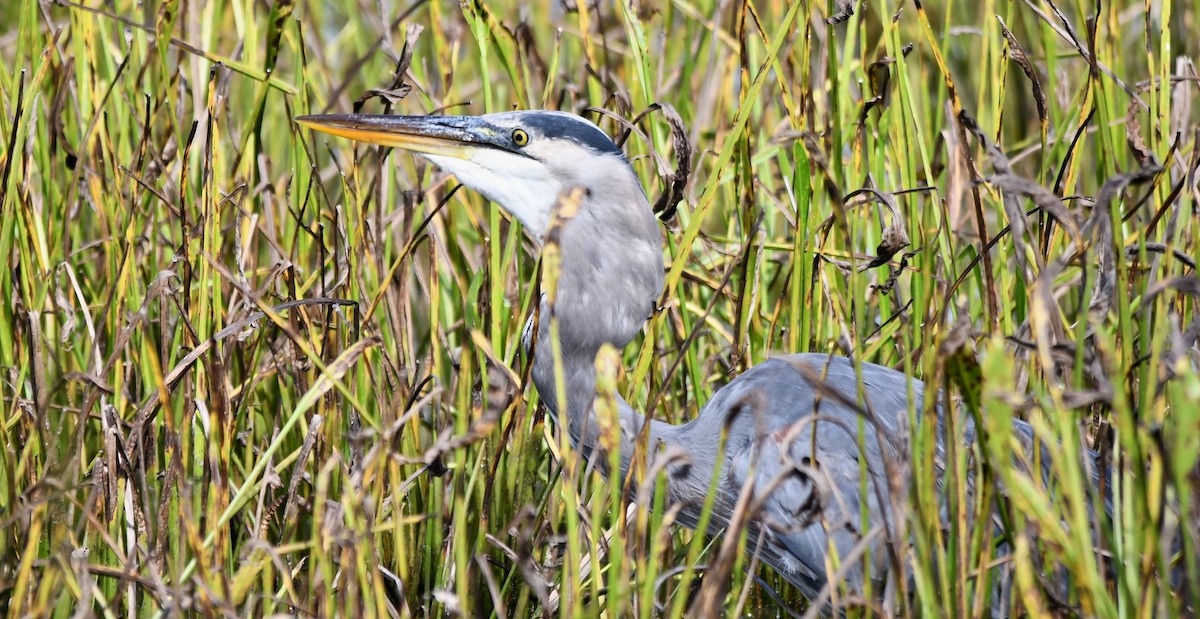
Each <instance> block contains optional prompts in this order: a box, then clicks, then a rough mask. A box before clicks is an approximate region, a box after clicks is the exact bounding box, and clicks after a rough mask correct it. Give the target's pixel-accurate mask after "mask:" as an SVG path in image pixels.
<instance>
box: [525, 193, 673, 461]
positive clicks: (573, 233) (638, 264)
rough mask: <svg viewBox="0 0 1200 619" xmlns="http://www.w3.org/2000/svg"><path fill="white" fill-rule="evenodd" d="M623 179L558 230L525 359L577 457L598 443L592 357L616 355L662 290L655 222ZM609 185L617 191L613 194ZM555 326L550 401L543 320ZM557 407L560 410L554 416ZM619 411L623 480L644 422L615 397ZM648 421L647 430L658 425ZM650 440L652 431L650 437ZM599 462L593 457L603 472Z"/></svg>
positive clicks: (548, 345) (549, 354) (548, 343)
mask: <svg viewBox="0 0 1200 619" xmlns="http://www.w3.org/2000/svg"><path fill="white" fill-rule="evenodd" d="M628 176H629V178H628V180H618V181H616V182H612V179H609V180H610V184H609V185H608V186H606V187H605V188H604V190H603V192H602V195H605V196H610V197H611V196H620V197H621V199H622V200H623V203H621V204H613V203H611V202H610V201H609V199H608V198H606V199H605V201H604V202H599V201H597V200H595V199H594V198H592V197H591V196H592V195H596V193H589V194H588V196H586V197H585V198H584V201H583V203H582V204H581V208H580V210H579V213H578V215H577V216H576V217H575V218H574V219H572V220H571V221H569V222H567V223H566V224H564V227H563V229H562V233H561V236H560V241H559V246H560V248H561V252H562V269H561V272H560V274H559V279H558V294H557V301H556V303H555V306H554V307H550V306H549V304H548V303H547V302H546V300H545V297H543V301H542V306H541V310H540V314H539V316H540V318H539V323H538V329H537V347H536V349H535V351H534V359H533V381H534V384H535V385H537V389H538V394H539V395H540V397H541V400H542V401H543V402H545V404H546V406H547V407H548V408H549V409H550V411H551V413H552V414H554V415H555V417H556V419H558V420H560V421H561V420H564V419H565V420H566V421H567V428H568V430H569V434H570V437H571V442H572V444H573V445H574V446H575V448H576V449H578V450H579V451H580V452H581V453H582V454H583V456H584V457H590V455H591V452H592V450H593V449H594V448H595V447H596V446H597V445H598V444H599V426H598V423H597V421H596V419H595V413H594V407H593V402H594V400H595V396H596V370H595V359H596V353H597V352H598V351H599V350H600V347H601V346H602V345H604V344H611V345H613V346H615V347H616V348H617V349H618V350H620V349H622V348H624V347H625V346H626V345H627V344H629V342H630V341H632V340H633V338H634V337H635V336H636V335H637V333H638V331H640V330H641V328H642V325H643V324H644V323H645V321H646V319H648V318H649V317H650V315H651V314H652V313H653V311H654V306H655V303H656V302H657V300H658V296H659V294H660V293H661V291H662V286H663V262H662V239H661V236H660V233H659V228H658V222H657V220H656V219H655V218H654V214H653V213H652V212H651V210H650V205H649V203H647V201H646V197H645V195H644V194H643V193H642V190H641V187H640V185H638V184H637V180H636V178H635V177H634V176H633V172H632V170H630V171H629V175H628ZM614 185H623V187H616V186H614ZM552 320H557V322H558V339H559V345H560V350H561V360H562V377H563V382H562V384H563V385H564V387H565V393H564V394H563V396H564V397H563V398H561V400H560V398H559V397H558V393H557V390H556V385H557V384H558V383H557V381H556V378H555V363H554V353H553V348H552V340H551V333H552V330H551V321H552ZM561 401H565V405H566V411H562V410H559V409H560V408H561V405H560V402H561ZM617 405H618V407H619V409H620V411H621V415H620V423H621V425H622V439H621V446H620V449H621V468H622V471H621V472H622V474H624V473H625V471H626V469H627V466H628V463H629V461H630V458H631V457H632V453H633V445H632V443H631V441H630V438H631V437H636V436H637V433H638V432H640V431H641V429H642V424H643V423H644V422H645V418H644V417H643V416H642V415H641V414H639V413H637V412H636V411H634V410H633V409H632V408H630V407H629V405H628V404H627V403H625V401H624V400H621V399H619V398H618V401H617ZM664 425H665V424H661V423H659V422H652V428H651V430H652V431H653V430H655V429H658V430H660V431H661V430H662V429H663V428H659V426H664ZM656 433H657V432H656ZM604 462H606V459H604V458H601V459H600V464H601V465H602V466H603V464H604Z"/></svg>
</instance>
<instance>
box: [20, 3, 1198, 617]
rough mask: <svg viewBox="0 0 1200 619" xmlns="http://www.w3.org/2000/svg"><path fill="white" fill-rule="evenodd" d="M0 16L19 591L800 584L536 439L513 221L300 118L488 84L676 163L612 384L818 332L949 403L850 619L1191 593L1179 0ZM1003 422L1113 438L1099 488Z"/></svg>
mask: <svg viewBox="0 0 1200 619" xmlns="http://www.w3.org/2000/svg"><path fill="white" fill-rule="evenodd" d="M0 10H2V13H3V14H4V15H8V16H9V20H8V21H7V25H6V29H5V31H4V32H3V35H2V36H0V58H2V59H3V63H2V65H0V99H2V100H3V106H0V112H2V113H0V143H2V144H4V149H3V151H2V152H0V256H2V257H3V258H4V260H5V262H6V264H7V266H6V268H4V269H2V270H0V298H2V299H4V302H3V303H0V375H2V377H3V378H2V380H0V405H2V406H0V412H2V416H0V522H3V524H4V525H5V526H4V528H3V535H0V609H2V610H3V611H4V613H5V614H7V615H9V616H24V615H54V616H69V615H72V614H74V613H75V612H80V613H83V614H86V613H92V614H98V615H106V616H110V615H111V616H117V615H139V616H157V615H159V614H160V613H164V612H165V613H167V614H173V613H178V612H187V613H196V614H205V615H216V614H222V615H249V616H256V615H266V614H272V613H296V614H306V615H307V614H312V615H332V614H343V615H359V614H369V615H383V614H388V613H395V614H398V615H401V616H411V615H421V616H424V615H456V614H457V615H463V616H470V617H476V616H480V617H485V616H492V615H495V616H521V617H523V616H532V615H537V616H554V615H562V616H595V615H608V616H639V617H649V616H659V615H669V616H680V615H683V614H685V613H686V612H687V609H688V604H689V603H690V602H692V601H693V597H692V595H693V592H694V591H696V590H697V589H695V587H693V584H694V583H696V582H697V581H698V580H700V579H702V574H703V573H704V571H702V570H698V569H697V568H698V566H701V565H707V566H709V568H710V570H711V571H712V572H714V573H718V572H728V573H730V574H731V580H730V582H729V588H728V593H727V594H726V595H724V596H723V597H722V596H717V598H716V599H715V600H714V599H710V598H706V597H705V596H703V595H697V596H696V597H695V599H706V600H708V604H709V605H708V606H707V607H705V608H693V611H707V612H713V613H729V614H733V613H739V614H741V613H745V614H751V615H755V616H758V615H766V616H782V615H788V614H789V613H790V612H805V611H806V609H807V610H812V609H811V608H809V606H808V605H807V602H806V601H804V600H802V599H801V598H800V597H799V596H798V594H797V593H796V592H795V591H793V590H791V589H790V588H789V587H787V586H786V585H785V583H784V582H783V581H782V579H780V578H779V577H778V576H777V575H776V574H774V573H771V572H770V571H769V570H768V569H757V565H758V563H757V561H756V560H755V559H753V558H752V556H751V555H752V553H749V552H741V553H734V554H732V555H729V554H726V555H722V553H720V543H719V542H717V543H714V540H713V539H712V538H710V537H707V536H703V535H695V534H693V533H692V532H690V531H686V530H683V529H680V528H678V527H674V526H672V523H673V514H672V512H671V511H670V510H668V509H666V506H665V505H664V503H663V498H662V495H661V493H654V492H653V489H652V488H649V487H647V488H642V489H639V491H638V492H637V493H634V495H635V498H637V499H638V502H639V503H640V506H634V505H633V504H632V503H630V501H629V499H628V498H627V497H626V495H625V494H623V493H622V492H620V489H619V488H616V487H615V486H614V483H611V482H609V481H607V480H605V479H604V478H603V477H602V476H601V475H600V474H599V473H597V472H596V471H595V470H594V467H585V466H577V465H576V464H575V463H574V461H573V460H571V459H570V458H569V457H567V458H564V454H563V452H564V450H566V449H569V447H568V446H567V445H566V444H565V443H564V442H562V441H561V440H560V437H559V436H558V435H557V434H556V433H555V432H554V430H553V428H552V427H551V426H550V425H548V422H547V420H546V419H545V418H544V415H543V414H542V412H541V411H542V409H540V408H539V404H538V401H537V396H536V393H534V391H533V390H532V389H531V388H530V387H529V386H527V383H528V365H527V364H528V359H526V358H525V356H524V355H523V353H522V350H521V333H522V327H523V325H524V321H525V319H526V317H527V316H528V315H529V310H530V308H531V305H532V303H533V302H534V301H535V300H536V296H535V295H536V293H535V290H536V285H535V282H536V281H537V278H538V267H537V263H536V261H535V260H533V259H532V255H533V254H535V253H536V249H535V248H534V247H533V246H532V245H531V244H530V243H529V242H528V241H527V240H526V239H525V237H524V235H523V233H522V231H521V229H520V226H519V225H518V224H516V223H514V222H510V221H508V220H507V219H506V218H505V217H503V216H502V215H501V214H500V213H498V211H497V210H496V209H494V208H489V207H488V205H487V204H486V203H485V201H484V200H483V199H482V198H480V197H479V196H477V195H474V194H471V193H470V192H466V191H456V190H455V183H453V181H451V180H448V179H447V178H446V177H445V176H443V175H441V174H439V173H437V172H436V171H434V170H432V169H431V168H430V167H429V166H428V165H427V164H424V163H422V162H421V161H418V160H414V159H413V158H411V157H409V156H407V155H404V156H400V155H392V154H390V153H389V152H388V151H386V150H384V149H376V148H367V147H362V146H355V145H351V144H347V143H342V142H330V141H326V140H324V139H315V138H314V137H313V136H312V135H311V134H308V133H304V132H300V131H298V130H297V128H296V127H295V125H293V123H292V122H291V118H292V117H293V116H295V115H298V114H304V113H320V112H350V111H352V110H361V111H367V112H397V113H398V112H403V113H429V112H435V111H441V110H447V111H450V112H453V113H483V112H488V111H499V110H503V109H509V108H511V107H518V108H543V107H545V108H553V109H564V110H571V111H576V112H582V113H587V114H591V115H592V117H593V118H595V119H597V120H598V122H599V123H600V124H601V126H602V127H603V128H605V129H606V130H607V131H608V132H609V133H610V134H611V135H614V136H617V137H619V138H621V139H623V140H625V141H624V147H625V150H626V152H627V153H628V155H629V157H630V159H631V161H632V162H633V165H634V166H635V169H636V170H637V171H638V172H639V174H640V175H641V177H642V178H643V179H645V181H646V188H647V192H648V195H651V196H659V195H666V196H669V197H668V198H667V199H664V200H662V202H661V204H662V205H663V206H664V207H665V208H669V209H671V210H669V211H664V212H663V214H662V219H663V220H664V221H665V239H666V241H667V247H666V252H667V258H668V268H669V272H668V275H667V291H666V294H665V297H664V299H665V303H664V309H663V311H661V312H660V313H658V314H657V315H656V317H655V318H654V319H653V320H652V321H651V322H650V323H649V325H648V327H647V329H646V331H645V333H644V335H643V337H642V339H641V340H639V342H638V344H637V345H636V346H631V347H629V348H628V349H627V350H625V351H623V353H622V354H623V356H622V357H621V358H619V359H616V358H609V359H607V360H605V361H604V362H605V363H606V364H607V365H606V366H605V368H606V369H605V372H606V373H604V374H603V375H604V376H605V380H606V381H609V382H602V385H603V387H604V388H605V389H610V391H609V392H610V393H612V392H613V391H611V390H618V391H619V392H620V393H621V394H622V395H623V396H624V397H625V398H626V399H627V400H628V401H629V402H631V403H633V404H634V405H635V406H636V407H638V408H640V409H641V410H645V411H648V412H650V413H651V414H653V415H654V416H656V417H657V418H660V419H664V420H668V421H671V422H675V423H678V422H681V421H684V420H687V419H690V418H692V417H694V416H695V414H696V413H697V411H698V410H699V408H700V407H701V406H703V404H704V403H705V402H707V401H708V400H709V399H710V398H711V396H712V394H713V392H714V391H715V390H716V389H717V388H719V387H720V386H721V385H722V384H724V383H726V382H728V380H729V379H730V378H731V377H732V376H734V375H736V374H737V373H739V372H741V371H743V370H745V369H746V368H747V367H749V366H751V365H753V364H755V363H758V362H761V361H762V360H764V359H766V358H767V357H769V356H771V355H773V354H777V353H780V352H789V351H806V350H811V351H833V352H836V353H839V354H848V355H852V356H854V357H855V358H858V359H863V360H867V361H872V362H875V363H880V364H884V365H889V366H892V367H896V368H898V369H902V370H903V371H905V372H906V373H909V374H912V375H915V376H918V377H920V378H922V379H924V380H926V381H927V382H928V383H929V384H931V385H936V386H939V387H941V388H942V389H943V390H944V391H945V392H946V393H947V394H949V395H950V396H951V397H954V398H956V399H957V400H960V401H962V402H963V403H964V405H963V406H962V407H960V409H959V410H958V411H957V412H956V414H955V415H957V416H955V415H952V416H951V421H952V427H954V426H953V424H954V423H961V421H963V420H965V419H966V417H965V416H967V415H975V416H976V417H975V418H976V419H977V420H978V421H977V424H978V426H979V427H980V428H981V429H982V431H981V432H980V433H979V436H978V437H977V438H976V440H973V441H971V442H969V443H963V444H955V445H954V446H953V447H952V448H951V449H949V450H948V451H947V453H946V454H945V460H944V464H945V469H944V470H945V472H944V474H942V475H940V476H939V475H938V474H937V473H936V472H935V469H936V467H935V458H936V457H938V456H937V454H935V452H934V449H933V445H932V441H933V434H932V429H931V428H929V427H928V426H920V429H919V431H917V432H916V433H914V436H913V437H912V446H913V451H914V453H913V456H912V458H911V462H910V463H909V466H910V469H911V475H912V476H913V479H914V480H915V481H914V488H913V492H912V496H911V497H910V498H911V500H910V501H909V509H908V513H907V515H906V517H905V518H904V519H903V521H904V523H905V527H906V530H907V533H908V535H907V536H906V537H905V538H904V539H905V540H906V542H905V545H904V548H903V556H904V559H905V561H904V564H905V568H904V569H905V574H904V578H903V582H904V583H906V587H908V588H909V589H910V591H909V593H910V594H911V595H904V596H898V597H896V598H894V604H895V605H894V606H892V607H877V606H873V605H871V604H867V605H864V606H857V607H854V608H852V609H851V612H852V613H855V614H861V615H872V616H882V615H885V614H887V613H889V612H890V613H897V614H905V615H923V616H978V615H985V614H988V613H989V612H991V610H992V604H993V602H994V601H995V600H1001V601H1002V602H1003V603H1005V604H1008V605H1010V606H1009V608H1010V611H1011V612H1012V613H1013V614H1019V613H1023V614H1028V615H1034V616H1048V615H1063V614H1065V615H1087V616H1100V617H1118V616H1119V617H1128V616H1136V617H1181V616H1192V615H1194V614H1195V613H1196V608H1197V605H1198V604H1200V561H1198V558H1197V544H1198V542H1200V524H1198V523H1200V438H1198V437H1200V432H1198V430H1200V404H1198V403H1200V375H1198V374H1197V362H1200V355H1198V352H1200V349H1198V348H1197V346H1196V341H1197V335H1198V334H1200V317H1198V314H1197V299H1198V298H1200V280H1198V279H1197V275H1196V272H1195V261H1196V260H1197V257H1198V256H1200V239H1198V236H1197V235H1198V232H1200V221H1198V219H1197V199H1198V195H1200V187H1198V186H1197V176H1196V169H1197V164H1198V162H1200V149H1198V146H1200V145H1198V139H1200V123H1198V118H1197V116H1198V112H1197V111H1196V110H1197V109H1198V108H1200V105H1197V104H1196V99H1197V94H1198V91H1200V81H1198V78H1197V74H1196V69H1195V66H1194V62H1195V59H1196V58H1197V48H1196V45H1197V43H1196V41H1195V37H1194V36H1191V34H1192V33H1195V32H1196V31H1197V23H1200V22H1198V20H1200V2H1196V1H1194V0H1193V1H1179V2H1162V3H1157V4H1154V3H1151V4H1147V5H1145V6H1143V5H1142V4H1140V3H1126V4H1123V5H1122V4H1111V5H1109V4H1100V5H1092V4H1087V3H1079V2H1076V3H1072V4H1067V3H1059V2H1051V1H1049V0H1028V1H1026V2H995V1H994V0H984V1H983V2H980V3H972V2H965V1H963V0H945V1H943V2H938V3H931V2H914V3H898V4H889V3H884V2H871V1H867V2H841V1H838V2H825V3H820V2H802V3H793V4H788V3H784V2H766V1H763V2H743V3H722V2H686V1H673V2H663V3H660V4H638V3H631V2H618V3H616V4H615V5H608V4H604V3H587V2H566V3H560V2H553V1H549V0H546V1H543V2H527V3H526V2H520V3H517V2H507V3H506V2H499V1H489V2H473V3H462V4H459V5H455V4H446V3H441V2H428V3H423V2H413V3H402V4H392V3H378V2H366V1H361V0H335V1H332V2H308V3H305V2H301V3H295V2H290V1H288V0H276V1H274V2H246V1H241V0H213V1H211V2H206V3H193V2H180V1H179V0H164V1H158V0H155V1H149V2H132V1H129V0H114V1H111V2H103V3H101V2H92V1H85V2H83V3H72V2H0ZM593 109H598V110H603V112H596V111H592V110H593ZM647 112H648V113H647ZM644 113H645V114H644ZM616 118H621V119H635V118H636V119H638V120H637V121H636V122H635V123H634V124H633V125H632V126H631V125H628V124H625V123H622V122H619V121H618V120H615V119H616ZM689 147H690V149H694V153H691V155H690V156H689ZM652 201H653V199H652ZM677 201H678V203H677V204H676V202H677ZM868 265H869V266H868ZM617 368H625V371H624V373H620V372H618V370H617ZM934 391H935V390H933V389H931V390H929V397H930V401H929V402H926V406H931V405H932V403H933V402H932V397H933V395H932V394H933V392H934ZM913 412H914V414H915V413H916V411H915V410H914V411H913ZM1013 418H1023V419H1027V420H1029V421H1030V422H1031V423H1032V424H1033V425H1034V427H1035V428H1036V431H1037V434H1038V436H1039V437H1040V438H1042V439H1043V440H1044V441H1045V442H1046V444H1050V445H1061V448H1060V449H1061V451H1062V452H1063V458H1062V459H1061V460H1060V462H1077V461H1079V455H1080V454H1081V453H1082V450H1083V448H1084V447H1091V448H1094V449H1097V450H1098V451H1099V452H1100V453H1101V458H1102V461H1103V463H1107V464H1108V465H1109V466H1111V467H1112V470H1113V471H1114V475H1113V481H1112V487H1111V488H1109V489H1107V490H1108V491H1109V492H1110V493H1111V503H1112V518H1111V521H1107V520H1104V519H1099V520H1101V521H1103V522H1101V523H1100V524H1096V523H1097V522H1098V520H1097V519H1095V518H1093V517H1092V516H1093V515H1094V514H1095V513H1096V512H1097V511H1103V510H1102V509H1098V508H1100V507H1102V501H1103V495H1102V494H1101V493H1099V492H1097V491H1096V489H1095V488H1094V487H1092V485H1091V484H1090V483H1089V482H1087V481H1086V475H1085V474H1084V471H1083V470H1082V468H1079V469H1076V468H1075V467H1071V466H1060V467H1058V468H1057V469H1056V470H1055V476H1054V483H1052V484H1049V486H1047V484H1046V483H1044V480H1042V479H1041V478H1040V477H1031V476H1029V475H1026V474H1023V473H1022V470H1023V466H1022V464H1023V463H1020V462H1018V461H1016V460H1014V458H1013V457H1012V453H1013V442H1012V432H1011V424H1009V423H1008V420H1010V419H1013ZM955 420H957V421H955ZM957 427H961V425H959V426H957ZM968 487H969V489H970V491H971V492H974V493H975V496H977V497H982V498H984V499H986V501H991V502H994V504H995V505H997V506H998V508H999V513H1000V514H1002V520H1003V523H1002V528H1003V530H1004V532H1005V535H1006V541H1007V543H1008V545H1009V547H1010V548H1011V549H1012V554H1011V555H1008V556H1003V557H997V553H996V548H995V547H994V544H993V540H992V539H991V536H989V535H986V534H985V529H984V528H982V527H974V526H971V525H970V524H969V523H970V522H972V519H973V517H974V516H975V514H973V513H972V512H971V506H972V505H973V503H972V502H970V501H967V500H966V499H965V497H966V496H967V492H968ZM1051 496H1053V497H1054V500H1053V501H1051V500H1050V497H1051ZM986 501H985V502H986ZM640 507H647V508H649V509H641V508H640ZM717 561H734V562H735V564H734V565H733V566H732V568H731V569H722V570H716V569H712V568H713V567H715V562H717ZM1000 564H1011V568H1012V569H1011V570H1010V571H1009V572H1008V574H1009V576H1008V577H1005V578H998V577H996V576H995V574H996V573H997V571H996V570H994V569H993V568H995V567H997V565H1000ZM721 567H723V568H729V567H730V566H727V565H726V566H721ZM1064 573H1069V574H1070V576H1071V577H1070V579H1069V580H1068V579H1063V578H1060V576H1061V575H1062V574H1064ZM1172 573H1174V574H1178V575H1180V576H1178V577H1177V578H1176V580H1174V581H1172V580H1171V579H1170V578H1168V574H1172ZM1064 583H1066V584H1064ZM700 586H701V587H703V585H700Z"/></svg>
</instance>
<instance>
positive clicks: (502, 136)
mask: <svg viewBox="0 0 1200 619" xmlns="http://www.w3.org/2000/svg"><path fill="white" fill-rule="evenodd" d="M296 122H297V123H298V124H300V125H301V126H304V127H308V128H309V129H312V130H314V131H320V132H321V133H328V134H330V135H336V136H338V137H343V138H349V139H351V140H355V141H358V142H365V143H367V144H378V145H380V146H390V147H393V148H402V149H404V150H407V151H411V152H414V153H420V154H422V155H441V156H445V157H455V158H457V159H470V158H471V155H472V154H473V153H474V152H475V151H477V150H479V148H481V147H486V148H499V149H502V150H509V151H511V150H513V149H512V147H511V145H510V143H509V136H508V134H507V133H506V132H505V131H504V130H502V129H500V128H499V127H496V126H495V125H492V124H491V123H488V122H487V121H485V120H483V119H482V118H479V117H476V116H389V115H376V114H319V115H313V116H297V117H296Z"/></svg>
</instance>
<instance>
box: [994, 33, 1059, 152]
mask: <svg viewBox="0 0 1200 619" xmlns="http://www.w3.org/2000/svg"><path fill="white" fill-rule="evenodd" d="M996 19H997V20H999V21H1000V30H1001V32H1003V33H1004V38H1005V39H1007V40H1008V45H1009V51H1008V55H1009V57H1011V58H1012V59H1013V62H1015V63H1017V66H1019V67H1021V70H1022V71H1024V72H1025V77H1027V78H1029V83H1030V86H1031V87H1032V88H1033V102H1034V105H1036V106H1037V113H1038V120H1040V121H1041V123H1042V127H1043V128H1045V127H1046V125H1047V123H1049V119H1050V115H1049V112H1048V110H1049V105H1048V104H1047V102H1046V93H1045V92H1044V91H1042V81H1041V79H1039V78H1038V73H1037V69H1035V68H1034V66H1033V63H1032V62H1030V61H1029V55H1028V54H1026V53H1025V48H1023V47H1021V44H1020V43H1019V42H1017V37H1015V36H1013V33H1012V31H1010V30H1009V29H1008V24H1006V23H1004V18H1003V17H1000V16H999V15H997V16H996Z"/></svg>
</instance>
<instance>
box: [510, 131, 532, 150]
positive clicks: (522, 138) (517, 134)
mask: <svg viewBox="0 0 1200 619" xmlns="http://www.w3.org/2000/svg"><path fill="white" fill-rule="evenodd" d="M512 141H513V144H516V145H517V146H520V147H524V146H525V145H526V144H528V143H529V134H528V133H525V130H524V129H513V132H512Z"/></svg>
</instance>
